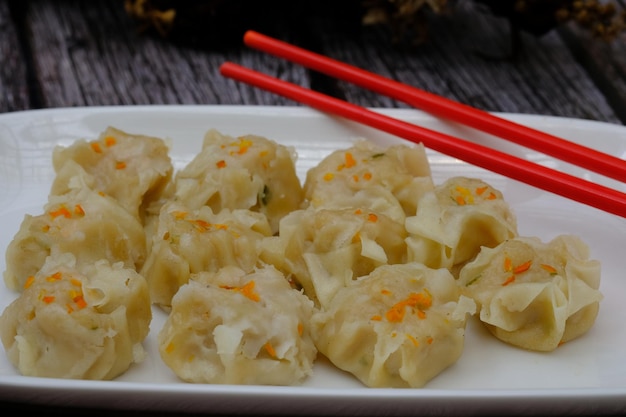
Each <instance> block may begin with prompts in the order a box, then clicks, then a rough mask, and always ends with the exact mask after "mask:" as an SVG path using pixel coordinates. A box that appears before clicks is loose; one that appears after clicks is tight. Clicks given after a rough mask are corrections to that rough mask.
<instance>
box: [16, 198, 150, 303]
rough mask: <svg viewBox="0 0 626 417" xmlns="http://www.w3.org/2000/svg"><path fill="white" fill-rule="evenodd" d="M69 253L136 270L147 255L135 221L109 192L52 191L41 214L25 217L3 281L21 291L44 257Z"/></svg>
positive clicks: (84, 259)
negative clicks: (117, 263)
mask: <svg viewBox="0 0 626 417" xmlns="http://www.w3.org/2000/svg"><path fill="white" fill-rule="evenodd" d="M66 252H69V253H72V254H73V255H74V256H75V257H76V259H77V262H79V263H94V262H96V261H99V260H100V259H108V260H109V261H111V262H112V263H115V262H122V263H123V264H124V265H125V266H126V267H128V268H139V267H141V265H142V264H143V262H144V261H145V258H146V244H145V233H144V230H143V227H142V226H141V224H140V222H139V220H138V219H137V218H136V217H134V216H133V215H132V214H130V213H128V212H127V211H126V210H124V209H123V208H122V207H121V206H120V205H119V203H118V202H117V201H116V200H114V199H113V198H112V197H110V196H108V195H101V194H99V193H97V192H95V191H93V190H91V189H89V188H87V187H79V188H76V189H72V190H71V191H68V192H67V193H65V194H62V195H51V196H50V197H49V199H48V203H47V204H46V205H45V207H44V212H43V213H42V214H39V215H36V216H33V215H30V214H27V215H25V216H24V219H23V221H22V224H21V225H20V228H19V230H18V232H17V233H16V234H15V236H14V238H13V240H12V241H11V242H10V243H9V245H8V247H7V251H6V255H5V256H6V270H5V271H4V281H5V283H6V286H7V287H8V288H10V289H13V290H17V291H21V290H22V288H23V286H24V283H25V282H26V280H27V278H28V277H30V276H32V275H35V274H36V273H37V271H38V270H39V269H40V268H41V266H42V265H43V264H44V262H45V260H46V258H47V257H48V256H53V257H54V256H58V255H59V254H62V253H66Z"/></svg>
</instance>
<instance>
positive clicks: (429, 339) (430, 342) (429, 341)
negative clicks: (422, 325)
mask: <svg viewBox="0 0 626 417" xmlns="http://www.w3.org/2000/svg"><path fill="white" fill-rule="evenodd" d="M433 341H434V339H433V338H432V337H431V336H428V339H426V343H428V344H429V345H432V344H433Z"/></svg>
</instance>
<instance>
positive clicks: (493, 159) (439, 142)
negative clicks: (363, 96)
mask: <svg viewBox="0 0 626 417" xmlns="http://www.w3.org/2000/svg"><path fill="white" fill-rule="evenodd" d="M220 72H221V74H222V75H224V76H225V77H229V78H233V79H235V80H237V81H241V82H244V83H247V84H250V85H253V86H256V87H258V88H261V89H264V90H268V91H271V92H273V93H276V94H279V95H282V96H284V97H287V98H289V99H292V100H294V101H296V102H300V103H303V104H306V105H309V106H311V107H313V108H317V109H319V110H322V111H324V112H328V113H332V114H336V115H339V116H342V117H345V118H347V119H350V120H353V121H356V122H360V123H362V124H365V125H367V126H370V127H373V128H376V129H379V130H382V131H385V132H387V133H391V134H393V135H396V136H399V137H402V138H404V139H407V140H409V141H412V142H415V143H420V142H421V143H423V144H424V146H426V147H428V148H431V149H433V150H436V151H439V152H441V153H443V154H446V155H449V156H452V157H455V158H458V159H460V160H463V161H466V162H468V163H471V164H474V165H477V166H479V167H482V168H485V169H488V170H490V171H493V172H496V173H499V174H501V175H504V176H507V177H510V178H513V179H516V180H518V181H521V182H523V183H526V184H529V185H532V186H535V187H538V188H541V189H543V190H546V191H549V192H552V193H555V194H558V195H561V196H563V197H567V198H569V199H572V200H574V201H577V202H580V203H583V204H587V205H589V206H592V207H595V208H598V209H600V210H604V211H606V212H608V213H612V214H616V215H618V216H621V217H626V194H624V193H622V192H619V191H616V190H613V189H611V188H607V187H604V186H601V185H598V184H594V183H592V182H589V181H586V180H583V179H581V178H577V177H574V176H572V175H568V174H565V173H562V172H559V171H555V170H553V169H550V168H547V167H544V166H542V165H537V164H534V163H532V162H530V161H527V160H525V159H521V158H517V157H514V156H511V155H508V154H506V153H503V152H500V151H497V150H494V149H491V148H488V147H485V146H482V145H479V144H475V143H472V142H469V141H466V140H463V139H459V138H456V137H454V136H450V135H446V134H443V133H440V132H436V131H433V130H429V129H426V128H424V127H420V126H417V125H414V124H411V123H408V122H405V121H402V120H397V119H394V118H392V117H389V116H386V115H383V114H381V113H377V112H374V111H372V110H368V109H366V108H364V107H361V106H357V105H355V104H351V103H348V102H346V101H343V100H340V99H337V98H334V97H330V96H327V95H324V94H322V93H318V92H315V91H312V90H308V89H306V88H303V87H300V86H297V85H295V84H291V83H288V82H286V81H282V80H279V79H277V78H274V77H270V76H268V75H265V74H262V73H260V72H257V71H253V70H251V69H248V68H245V67H242V66H240V65H237V64H234V63H231V62H226V63H224V64H222V65H221V67H220Z"/></svg>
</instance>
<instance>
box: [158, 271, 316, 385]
mask: <svg viewBox="0 0 626 417" xmlns="http://www.w3.org/2000/svg"><path fill="white" fill-rule="evenodd" d="M312 313H313V303H312V302H311V300H309V299H308V298H307V297H306V296H304V295H303V294H302V293H301V292H299V291H297V290H294V289H292V288H291V286H290V285H289V283H288V282H287V280H286V279H285V277H284V276H283V275H282V274H281V273H280V272H279V271H278V270H276V269H275V268H273V267H271V266H267V267H263V268H259V269H257V270H255V271H252V272H250V273H245V272H244V271H243V270H241V269H239V268H236V267H225V268H223V269H222V270H220V271H219V272H217V273H208V272H205V273H200V274H197V275H196V276H194V277H193V279H192V280H190V281H189V283H188V284H185V285H183V286H182V287H181V288H180V290H179V291H178V292H177V293H176V295H175V296H174V299H173V300H172V311H171V313H170V315H169V316H168V318H167V321H166V323H165V324H164V326H163V328H162V329H161V331H160V332H159V334H158V343H159V352H160V354H161V357H162V359H163V361H164V362H165V364H166V365H167V366H168V367H169V368H171V369H172V371H173V372H174V373H176V375H178V377H179V378H181V379H182V380H185V381H188V382H197V383H210V384H246V385H251V384H259V385H295V384H299V383H301V382H302V381H303V380H304V379H305V378H306V377H307V376H309V375H310V374H311V372H312V369H313V362H314V360H315V357H316V355H317V350H316V349H315V345H314V343H313V340H312V338H311V335H310V328H309V320H310V317H311V314H312Z"/></svg>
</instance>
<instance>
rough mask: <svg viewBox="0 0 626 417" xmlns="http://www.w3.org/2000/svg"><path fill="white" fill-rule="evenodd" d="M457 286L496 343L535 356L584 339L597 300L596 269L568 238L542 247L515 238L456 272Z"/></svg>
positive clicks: (578, 242)
mask: <svg viewBox="0 0 626 417" xmlns="http://www.w3.org/2000/svg"><path fill="white" fill-rule="evenodd" d="M459 285H460V286H462V287H463V288H464V290H465V293H466V294H467V295H468V296H470V297H472V298H473V299H475V300H476V303H477V304H478V306H479V309H480V320H481V321H482V322H483V323H484V324H485V325H486V327H487V328H488V329H489V330H490V331H491V333H493V334H494V335H495V336H496V337H497V338H498V339H500V340H503V341H505V342H507V343H510V344H512V345H515V346H518V347H522V348H525V349H529V350H538V351H552V350H554V349H556V348H557V347H558V346H559V344H560V343H563V342H567V341H569V340H571V339H574V338H576V337H578V336H580V335H582V334H584V333H586V332H587V331H588V330H589V329H590V328H591V326H592V325H593V323H594V322H595V319H596V316H597V314H598V309H599V303H600V300H601V299H602V294H601V293H600V291H599V290H598V288H599V285H600V263H599V262H598V261H596V260H593V259H589V249H588V248H587V246H586V245H585V244H584V243H583V242H582V241H581V239H580V238H579V237H576V236H572V235H561V236H557V237H556V238H554V239H553V240H552V241H550V242H548V243H543V242H541V241H540V240H539V239H538V238H534V237H517V238H515V239H511V240H507V241H506V242H503V243H502V244H500V245H498V246H497V247H495V248H483V249H482V250H481V252H480V254H479V255H478V256H477V257H476V259H475V260H474V261H472V262H470V263H469V264H467V265H466V266H465V267H464V268H463V269H462V270H461V273H460V276H459Z"/></svg>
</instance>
